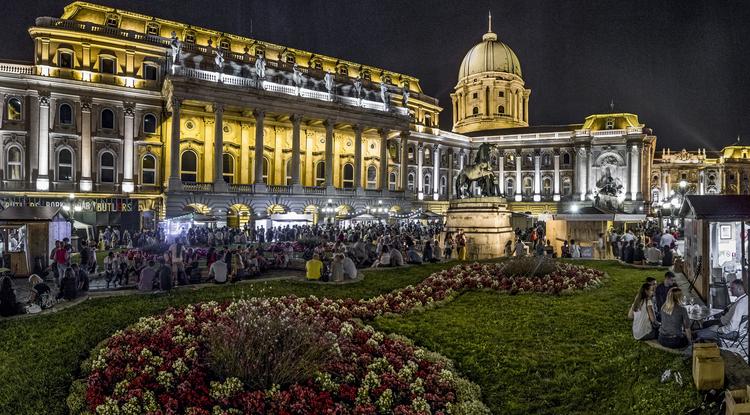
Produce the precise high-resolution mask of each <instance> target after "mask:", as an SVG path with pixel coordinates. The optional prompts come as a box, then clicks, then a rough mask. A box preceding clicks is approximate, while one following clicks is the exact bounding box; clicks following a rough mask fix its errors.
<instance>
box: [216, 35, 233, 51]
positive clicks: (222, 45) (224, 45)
mask: <svg viewBox="0 0 750 415" xmlns="http://www.w3.org/2000/svg"><path fill="white" fill-rule="evenodd" d="M231 48H232V42H230V41H229V39H227V38H222V39H221V40H219V49H221V50H223V51H224V52H229V51H230V49H231Z"/></svg>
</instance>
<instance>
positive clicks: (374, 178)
mask: <svg viewBox="0 0 750 415" xmlns="http://www.w3.org/2000/svg"><path fill="white" fill-rule="evenodd" d="M377 186H378V169H377V167H375V165H372V164H371V165H369V166H368V167H367V188H368V189H375V188H376V187H377Z"/></svg>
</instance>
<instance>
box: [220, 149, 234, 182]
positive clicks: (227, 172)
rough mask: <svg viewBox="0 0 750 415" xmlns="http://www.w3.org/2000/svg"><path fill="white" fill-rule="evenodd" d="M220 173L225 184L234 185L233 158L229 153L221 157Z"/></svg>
mask: <svg viewBox="0 0 750 415" xmlns="http://www.w3.org/2000/svg"><path fill="white" fill-rule="evenodd" d="M221 164H222V169H223V171H222V173H223V176H224V181H225V182H226V183H229V184H232V183H234V157H232V155H231V154H229V153H224V155H222V156H221Z"/></svg>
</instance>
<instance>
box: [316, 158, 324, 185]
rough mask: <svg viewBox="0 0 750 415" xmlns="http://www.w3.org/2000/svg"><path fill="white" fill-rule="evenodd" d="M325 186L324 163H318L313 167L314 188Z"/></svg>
mask: <svg viewBox="0 0 750 415" xmlns="http://www.w3.org/2000/svg"><path fill="white" fill-rule="evenodd" d="M325 184H326V163H325V162H324V161H319V162H318V164H316V165H315V186H325Z"/></svg>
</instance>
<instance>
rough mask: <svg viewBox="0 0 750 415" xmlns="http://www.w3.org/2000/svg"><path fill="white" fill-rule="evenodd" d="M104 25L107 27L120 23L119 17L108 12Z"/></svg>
mask: <svg viewBox="0 0 750 415" xmlns="http://www.w3.org/2000/svg"><path fill="white" fill-rule="evenodd" d="M105 25H106V26H109V27H117V26H119V25H120V18H119V17H118V16H117V15H116V14H109V15H107V21H106V22H105Z"/></svg>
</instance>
